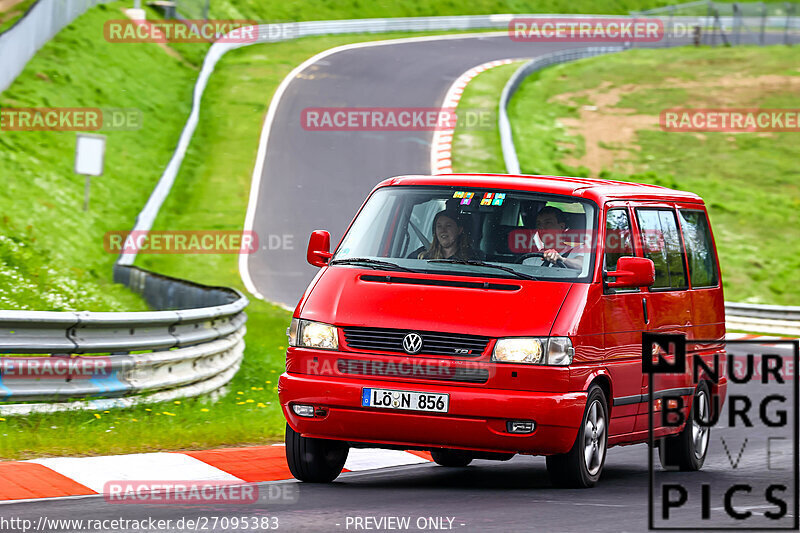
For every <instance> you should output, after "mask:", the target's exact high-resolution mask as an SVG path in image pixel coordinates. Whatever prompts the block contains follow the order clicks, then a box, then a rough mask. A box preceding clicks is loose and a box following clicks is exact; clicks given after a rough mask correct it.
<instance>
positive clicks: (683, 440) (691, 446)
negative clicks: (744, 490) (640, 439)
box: [658, 382, 711, 472]
mask: <svg viewBox="0 0 800 533" xmlns="http://www.w3.org/2000/svg"><path fill="white" fill-rule="evenodd" d="M710 415H711V394H710V393H709V390H708V385H706V384H705V382H701V383H700V384H699V385H698V386H697V389H696V390H695V391H694V399H693V400H692V409H691V412H690V413H689V420H687V421H686V425H685V426H684V427H683V430H682V431H681V432H680V433H678V434H677V435H673V436H671V437H666V438H664V439H663V440H662V441H661V443H660V444H659V446H658V458H659V460H660V461H661V466H662V467H663V468H664V470H680V471H682V472H693V471H695V470H700V469H701V468H702V467H703V463H705V461H706V454H707V453H708V440H709V436H710V435H711V428H710V427H709V426H708V421H709V420H710ZM698 420H699V421H700V422H698ZM701 422H702V423H701Z"/></svg>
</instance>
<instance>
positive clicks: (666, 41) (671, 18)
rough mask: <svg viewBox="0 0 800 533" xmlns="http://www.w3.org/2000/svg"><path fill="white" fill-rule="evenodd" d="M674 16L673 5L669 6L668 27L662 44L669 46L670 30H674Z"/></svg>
mask: <svg viewBox="0 0 800 533" xmlns="http://www.w3.org/2000/svg"><path fill="white" fill-rule="evenodd" d="M674 18H675V6H674V5H673V6H669V29H668V30H667V38H666V39H664V46H669V45H670V41H671V40H672V32H673V31H674Z"/></svg>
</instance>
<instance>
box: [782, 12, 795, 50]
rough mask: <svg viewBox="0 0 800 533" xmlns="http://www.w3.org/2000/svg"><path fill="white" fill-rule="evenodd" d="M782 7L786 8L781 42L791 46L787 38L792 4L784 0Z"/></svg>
mask: <svg viewBox="0 0 800 533" xmlns="http://www.w3.org/2000/svg"><path fill="white" fill-rule="evenodd" d="M783 7H784V8H785V9H786V26H785V27H784V30H783V44H785V45H786V46H791V45H792V42H791V40H790V39H789V27H790V22H791V20H792V15H793V14H794V4H791V3H789V2H784V4H783Z"/></svg>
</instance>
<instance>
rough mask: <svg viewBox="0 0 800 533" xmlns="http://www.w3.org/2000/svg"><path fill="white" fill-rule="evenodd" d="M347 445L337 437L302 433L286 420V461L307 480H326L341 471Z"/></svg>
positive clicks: (328, 480) (313, 481) (297, 473)
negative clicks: (310, 436) (303, 434)
mask: <svg viewBox="0 0 800 533" xmlns="http://www.w3.org/2000/svg"><path fill="white" fill-rule="evenodd" d="M349 451H350V447H349V446H348V445H347V443H345V442H340V441H337V440H324V439H312V438H308V437H302V436H301V435H300V434H299V433H297V432H296V431H295V430H293V429H292V428H291V427H289V424H286V462H287V463H289V470H290V471H291V472H292V475H293V476H294V477H296V478H297V479H299V480H300V481H305V482H307V483H330V482H331V481H333V480H334V479H336V478H337V477H338V476H339V474H341V473H342V468H344V462H345V461H346V460H347V454H348V452H349Z"/></svg>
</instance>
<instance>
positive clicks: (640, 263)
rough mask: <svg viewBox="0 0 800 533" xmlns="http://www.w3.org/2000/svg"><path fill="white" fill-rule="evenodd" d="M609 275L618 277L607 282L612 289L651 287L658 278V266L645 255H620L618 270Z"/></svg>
mask: <svg viewBox="0 0 800 533" xmlns="http://www.w3.org/2000/svg"><path fill="white" fill-rule="evenodd" d="M608 277H609V278H616V281H612V282H609V283H607V284H606V285H607V286H608V287H609V288H611V289H623V288H632V287H635V288H639V287H649V286H650V285H652V284H653V283H654V282H655V280H656V266H655V265H654V264H653V261H651V260H650V259H647V258H645V257H620V258H619V260H618V261H617V270H616V271H614V272H609V273H608Z"/></svg>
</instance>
